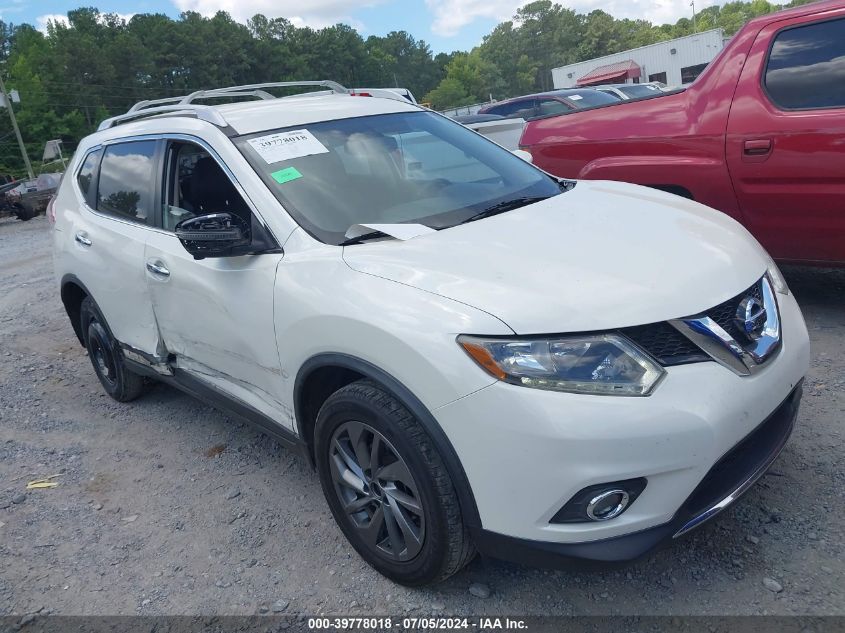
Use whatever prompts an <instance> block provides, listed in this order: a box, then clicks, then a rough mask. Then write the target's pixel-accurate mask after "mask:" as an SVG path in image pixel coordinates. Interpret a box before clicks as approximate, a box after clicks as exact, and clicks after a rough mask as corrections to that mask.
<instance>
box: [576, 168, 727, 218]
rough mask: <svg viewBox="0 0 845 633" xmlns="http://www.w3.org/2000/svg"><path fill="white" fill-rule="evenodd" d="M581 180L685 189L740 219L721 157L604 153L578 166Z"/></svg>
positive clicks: (663, 188)
mask: <svg viewBox="0 0 845 633" xmlns="http://www.w3.org/2000/svg"><path fill="white" fill-rule="evenodd" d="M578 178H580V179H584V180H618V181H622V182H629V183H632V184H636V185H645V186H646V187H654V188H656V189H662V190H664V191H670V192H672V191H674V190H675V189H685V190H686V191H688V192H690V194H692V199H694V200H696V201H697V202H700V203H702V204H704V205H707V206H709V207H712V208H714V209H717V210H719V211H722V212H723V213H726V214H728V215H730V216H731V217H733V218H734V219H737V220H740V219H741V214H740V211H739V207H738V204H737V200H736V195H735V194H734V191H733V187H732V186H731V184H730V183H731V181H730V175H729V174H728V170H727V165H726V164H725V162H724V160H723V159H721V158H716V157H710V158H708V157H704V156H683V155H681V156H666V155H657V156H648V155H638V156H607V157H603V158H596V159H595V160H592V161H590V162H588V163H587V164H586V165H584V166H583V167H582V168H581V171H580V172H579V173H578Z"/></svg>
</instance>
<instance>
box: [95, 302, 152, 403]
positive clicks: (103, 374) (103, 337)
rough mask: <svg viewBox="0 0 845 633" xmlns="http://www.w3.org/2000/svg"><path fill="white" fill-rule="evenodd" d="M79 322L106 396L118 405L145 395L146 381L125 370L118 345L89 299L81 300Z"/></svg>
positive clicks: (147, 385) (147, 386)
mask: <svg viewBox="0 0 845 633" xmlns="http://www.w3.org/2000/svg"><path fill="white" fill-rule="evenodd" d="M80 319H81V326H82V330H81V331H82V335H83V338H84V341H85V348H86V349H87V350H88V357H89V358H90V359H91V365H92V366H93V367H94V372H95V373H96V374H97V378H99V380H100V384H102V385H103V389H105V391H106V393H107V394H109V395H110V396H111V397H112V398H114V399H115V400H117V401H118V402H129V401H131V400H135V399H136V398H138V397H139V396H141V395H143V394H144V393H146V391H147V390H148V388H149V384H148V382H147V380H146V379H145V378H144V377H143V376H139V375H138V374H136V373H134V372H132V371H131V370H130V369H128V368H127V367H126V363H125V362H124V357H123V352H122V351H121V349H120V345H119V344H118V342H117V341H116V340H115V339H114V337H113V336H112V335H111V330H109V327H108V325H107V324H106V321H105V319H104V318H103V316H102V315H101V314H100V311H99V310H97V306H96V305H95V304H94V301H93V300H92V299H91V297H85V299H83V300H82V305H81V306H80Z"/></svg>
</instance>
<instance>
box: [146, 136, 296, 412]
mask: <svg viewBox="0 0 845 633" xmlns="http://www.w3.org/2000/svg"><path fill="white" fill-rule="evenodd" d="M166 145H167V147H166V149H165V152H164V156H165V159H164V161H163V170H162V176H163V178H162V194H161V198H159V200H160V203H161V204H160V205H159V208H158V209H157V214H156V221H155V223H156V229H155V230H153V231H151V232H150V236H149V238H148V239H147V246H146V251H145V253H144V265H145V267H146V277H147V283H148V286H149V289H150V294H151V296H152V302H153V306H154V311H155V316H156V320H157V322H158V327H159V330H160V332H161V337H162V341H163V343H164V347H165V348H166V350H167V352H168V353H169V354H173V355H175V360H176V367H177V368H178V369H179V370H181V371H185V372H188V373H189V374H191V375H192V376H193V377H194V378H197V379H199V380H201V381H203V382H204V383H206V384H208V385H212V386H214V387H215V388H217V389H219V390H220V391H223V392H225V393H227V394H229V395H230V396H234V397H235V398H236V399H238V400H240V401H241V402H243V403H246V404H248V405H249V406H251V407H252V408H254V409H257V410H258V411H260V412H261V413H263V414H264V415H266V416H268V417H271V418H273V419H275V420H279V421H281V422H283V423H284V424H285V425H286V426H291V424H292V422H291V420H292V414H291V412H290V408H289V407H286V406H284V405H283V404H281V402H280V393H281V390H282V384H283V380H282V377H281V367H280V363H279V354H278V348H277V346H276V335H275V328H274V324H273V286H274V283H275V278H276V267H277V265H278V263H279V261H280V260H281V257H282V255H281V254H263V255H244V256H239V257H209V258H206V259H201V260H195V259H194V258H193V257H192V256H191V255H190V254H189V253H188V251H186V250H185V248H184V247H183V246H182V243H181V242H180V241H179V239H178V238H177V237H176V234H175V232H174V229H175V227H176V225H177V224H178V223H179V222H180V221H181V220H184V219H187V218H190V217H195V216H198V215H207V214H209V213H218V212H224V211H225V212H229V213H233V214H235V215H238V216H240V217H241V218H242V219H243V220H244V221H245V222H247V225H250V224H252V220H253V213H254V206H253V205H252V203H251V202H250V201H248V198H247V197H246V196H245V194H244V192H243V190H242V189H241V188H240V186H239V185H237V183H236V181H235V180H233V176H232V174H231V173H230V172H229V171H228V170H227V169H225V168H224V167H223V165H222V163H221V162H220V161H219V159H218V158H217V157H216V155H214V154H213V153H212V152H211V151H210V148H209V147H208V146H206V145H204V144H200V142H199V141H197V142H192V141H189V140H181V139H180V140H176V139H172V140H169V141H166Z"/></svg>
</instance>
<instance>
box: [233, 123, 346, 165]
mask: <svg viewBox="0 0 845 633" xmlns="http://www.w3.org/2000/svg"><path fill="white" fill-rule="evenodd" d="M249 144H250V146H251V147H252V149H254V150H255V152H256V153H257V154H258V155H259V156H260V157H261V158H262V159H263V160H264V162H266V163H267V164H272V163H279V162H281V161H283V160H290V159H292V158H301V157H303V156H311V155H313V154H327V153H328V151H329V150H328V149H327V148H326V146H325V145H323V144H322V143H321V142H320V141H318V140H317V138H316V137H315V136H314V135H313V134H311V132H309V131H308V130H291V131H290V132H279V133H278V134H268V135H267V136H259V137H258V138H253V139H250V140H249Z"/></svg>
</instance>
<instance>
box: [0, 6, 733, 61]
mask: <svg viewBox="0 0 845 633" xmlns="http://www.w3.org/2000/svg"><path fill="white" fill-rule="evenodd" d="M528 1H529V0H0V19H2V20H4V21H6V22H13V23H16V24H19V23H21V22H28V23H30V24H33V25H35V26H36V27H38V28H40V29H42V30H45V29H46V24H47V22H48V20H50V19H66V17H65V16H66V13H67V11H68V10H71V9H75V8H77V7H79V6H91V5H93V6H96V7H97V8H98V9H100V11H102V12H108V13H118V14H120V15H123V16H125V17H129V16H131V15H132V14H134V13H165V14H167V15H170V16H172V17H177V16H178V15H179V13H180V12H182V11H197V12H199V13H202V14H204V15H213V14H214V13H215V12H216V11H219V10H223V11H227V12H229V13H230V14H231V15H232V17H234V18H235V19H236V20H238V21H240V22H245V21H246V20H247V19H249V18H250V17H252V16H253V15H255V14H256V13H263V14H264V15H267V16H268V17H286V18H288V19H290V20H291V21H293V22H294V24H297V25H299V26H302V25H308V26H312V27H314V28H319V27H322V26H328V25H331V24H335V23H337V22H344V23H346V24H350V25H352V26H354V27H355V28H356V29H357V30H358V31H359V32H360V33H361V34H362V35H363V36H364V37H367V36H369V35H384V34H386V33H388V32H390V31H402V30H404V31H408V32H409V33H410V34H411V35H413V36H414V37H415V38H417V39H423V40H425V41H426V42H428V43H429V45H430V46H431V47H432V49H433V50H434V52H435V53H439V52H442V51H446V52H450V51H453V50H469V49H471V48H472V47H473V46H476V45H477V44H480V43H481V39H482V37H483V36H484V35H486V34H487V33H489V32H490V31H491V30H492V29H493V27H494V26H495V25H496V24H498V23H499V22H501V21H503V20H507V19H510V18H511V17H512V16H513V14H514V13H515V12H516V10H517V9H518V8H519V7H520V6H522V5H524V4H527V3H528ZM557 1H558V3H559V4H562V5H564V6H566V7H569V8H571V9H574V10H576V11H579V12H589V11H592V10H594V9H603V10H604V11H607V12H608V13H610V14H611V15H613V16H614V17H617V18H632V19H637V18H645V19H647V20H651V21H652V22H654V23H655V24H663V23H666V22H675V21H677V20H678V19H679V18H681V17H690V16H691V15H692V9H691V8H690V2H689V0H557ZM718 2H719V0H698V1H697V2H696V10H700V9H703V8H704V7H705V6H708V5H711V4H714V3H718Z"/></svg>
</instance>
